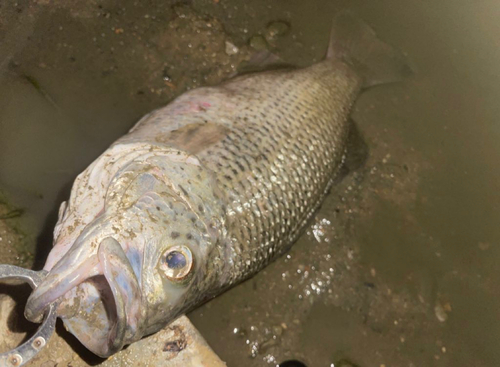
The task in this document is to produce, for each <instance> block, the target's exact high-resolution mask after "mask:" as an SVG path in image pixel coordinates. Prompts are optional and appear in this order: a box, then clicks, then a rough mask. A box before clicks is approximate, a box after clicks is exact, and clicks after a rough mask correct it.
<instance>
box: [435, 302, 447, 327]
mask: <svg viewBox="0 0 500 367" xmlns="http://www.w3.org/2000/svg"><path fill="white" fill-rule="evenodd" d="M434 313H435V314H436V317H437V319H438V320H439V321H440V322H445V321H446V320H448V314H447V313H446V311H445V310H444V308H443V306H442V305H441V304H440V303H437V304H436V306H435V307H434Z"/></svg>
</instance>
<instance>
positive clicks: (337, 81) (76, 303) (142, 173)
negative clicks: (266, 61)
mask: <svg viewBox="0 0 500 367" xmlns="http://www.w3.org/2000/svg"><path fill="white" fill-rule="evenodd" d="M408 72H409V68H408V66H407V64H406V61H405V58H404V56H403V55H402V54H401V53H399V52H397V51H396V50H394V49H392V48H391V47H390V46H388V45H387V44H385V43H383V42H381V41H380V40H378V39H377V38H376V36H375V34H374V32H373V31H372V30H371V28H370V27H368V26H367V25H366V24H364V23H363V22H361V21H360V20H358V19H356V18H355V17H353V16H351V15H349V14H348V13H342V14H340V15H339V16H338V17H336V19H335V21H334V26H333V28H332V35H331V43H330V47H329V50H328V53H327V57H326V59H325V60H324V61H322V62H319V63H317V64H315V65H312V66H310V67H307V68H304V69H290V68H288V69H281V70H273V71H266V72H260V73H250V74H246V75H241V76H238V77H235V78H233V79H231V80H229V81H227V82H225V83H223V84H221V85H220V86H217V87H205V88H199V89H196V90H192V91H189V92H187V93H184V94H183V95H181V96H180V97H178V98H177V99H175V100H174V101H173V102H172V103H170V104H169V105H167V106H166V107H164V108H160V109H158V110H155V111H153V112H152V113H150V114H148V115H147V116H145V117H144V118H142V119H141V120H140V121H139V122H138V123H137V124H136V125H135V126H134V127H133V128H132V130H130V132H129V133H128V134H127V135H125V136H123V137H122V138H120V139H119V140H117V141H116V142H115V143H114V144H113V145H111V147H110V148H109V149H108V150H106V151H105V152H104V153H103V154H102V155H101V156H100V157H99V158H97V160H96V161H94V162H93V163H92V164H91V165H90V166H89V167H88V168H87V169H86V170H85V171H84V172H82V173H81V174H80V175H79V176H78V177H77V178H76V180H75V183H74V185H73V188H72V191H71V196H70V199H69V202H68V203H67V204H66V203H63V204H62V205H61V208H60V212H59V221H58V223H57V225H56V227H55V230H54V248H53V249H52V251H51V253H50V255H49V257H48V260H47V262H46V265H45V269H46V270H47V271H49V274H48V276H47V277H46V278H45V280H44V281H43V282H42V283H41V284H40V285H39V286H38V287H37V288H36V289H35V290H34V292H33V293H32V295H31V296H30V298H29V300H28V303H27V306H26V311H25V314H26V317H28V318H29V319H30V320H37V319H39V318H40V317H41V315H42V314H43V312H44V310H46V309H47V307H48V306H49V305H50V304H52V303H54V302H57V303H58V311H57V312H58V315H59V317H61V318H62V319H63V320H64V323H65V325H66V327H67V328H68V329H69V331H70V332H72V333H73V334H74V335H76V336H77V338H78V339H79V340H80V341H81V342H82V343H83V344H84V345H85V346H86V347H87V348H88V349H90V350H91V351H92V352H94V353H95V354H97V355H99V356H103V357H106V356H109V355H111V354H113V353H115V352H117V351H119V350H120V349H122V348H123V347H124V346H125V345H127V344H130V343H132V342H134V341H136V340H138V339H140V338H141V337H142V336H144V335H147V334H151V333H154V332H156V331H158V330H159V329H160V328H162V327H164V326H165V325H166V324H168V323H169V322H171V321H172V320H174V319H175V318H176V317H178V316H179V315H182V314H184V313H186V312H188V311H189V310H191V309H193V308H194V307H196V306H198V305H200V304H201V303H203V302H205V301H206V300H208V299H210V298H212V297H215V296H216V295H218V294H220V293H221V292H223V291H224V290H226V289H228V288H230V287H231V286H233V285H235V284H237V283H239V282H241V281H243V280H245V279H247V278H249V277H251V276H252V275H254V274H255V273H257V272H258V271H259V270H261V269H262V268H263V267H264V266H266V265H267V264H269V262H270V261H272V260H273V259H275V258H276V257H278V256H280V255H281V254H283V253H284V252H285V251H287V249H289V247H290V246H291V245H292V244H293V242H294V241H295V240H296V239H297V237H298V236H299V234H300V233H301V230H302V229H303V228H304V225H305V223H306V222H307V220H308V218H310V217H311V216H312V215H313V213H314V212H315V210H316V209H317V208H318V206H319V205H320V204H321V202H322V200H323V198H324V197H325V195H326V193H327V191H328V189H329V188H330V187H331V185H332V183H333V180H334V178H335V177H336V174H337V173H338V171H339V169H340V167H341V165H342V162H343V157H344V156H345V153H346V142H347V137H348V134H349V126H350V124H349V123H348V116H349V112H350V109H351V106H352V105H353V103H354V101H355V100H356V98H357V96H358V94H359V93H360V91H361V90H362V89H363V88H366V87H368V86H373V85H376V84H381V83H387V82H393V81H397V80H400V79H401V78H402V77H403V76H405V75H406V74H408Z"/></svg>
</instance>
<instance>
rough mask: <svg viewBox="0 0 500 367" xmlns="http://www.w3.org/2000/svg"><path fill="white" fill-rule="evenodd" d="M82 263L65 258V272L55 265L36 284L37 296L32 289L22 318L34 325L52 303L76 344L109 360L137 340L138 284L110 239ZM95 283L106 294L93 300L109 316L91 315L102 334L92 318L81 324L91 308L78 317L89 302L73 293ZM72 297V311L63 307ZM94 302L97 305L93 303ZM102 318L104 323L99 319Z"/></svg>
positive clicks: (140, 309)
mask: <svg viewBox="0 0 500 367" xmlns="http://www.w3.org/2000/svg"><path fill="white" fill-rule="evenodd" d="M84 258H85V260H84V261H83V262H80V264H78V265H75V262H74V261H69V260H71V259H67V261H68V263H69V264H70V266H69V267H67V266H64V265H65V264H64V262H63V263H61V264H58V265H57V266H55V267H54V268H53V269H52V271H51V272H49V274H48V276H47V277H46V278H45V279H44V281H43V282H42V283H41V284H40V285H39V288H40V289H38V292H36V291H37V289H35V292H33V293H32V295H31V296H30V299H29V300H28V303H27V305H26V308H25V315H26V318H27V319H29V320H36V319H37V318H39V317H40V315H43V314H44V312H45V310H46V309H47V307H48V306H49V305H50V304H52V303H57V304H58V310H57V314H58V315H57V316H58V317H60V318H62V319H63V321H64V323H65V324H66V325H67V326H68V328H69V329H70V331H71V332H72V333H73V334H74V335H75V336H76V337H77V339H79V340H80V342H82V344H84V345H85V346H86V347H87V348H88V349H89V350H91V351H92V352H93V353H95V354H97V355H99V356H101V357H109V356H110V355H112V354H114V353H116V352H117V351H119V350H121V349H122V348H123V346H124V345H125V344H129V343H131V342H133V341H135V340H137V339H139V338H140V337H141V336H142V327H141V324H142V321H143V319H144V307H142V302H141V301H142V292H141V288H140V283H139V280H138V278H137V276H136V274H135V272H134V271H133V269H132V265H131V263H130V261H129V260H128V258H127V256H126V254H125V251H124V250H123V248H122V247H121V245H120V244H119V242H118V241H116V240H115V239H113V238H112V237H106V238H104V239H103V240H101V241H100V243H99V245H98V248H97V249H95V250H94V251H93V252H92V253H91V254H90V253H86V254H85V256H84ZM95 279H101V281H100V282H101V283H100V284H101V285H102V286H104V288H105V289H106V291H105V292H106V295H102V294H100V295H99V296H98V297H99V299H100V302H102V305H103V307H104V308H105V310H108V311H106V312H104V313H103V312H102V311H97V312H101V313H100V314H99V315H97V314H96V315H97V316H99V317H98V318H99V319H100V320H105V322H106V328H105V329H103V328H100V325H98V323H96V322H93V321H92V320H91V318H89V319H86V316H92V315H93V314H92V312H94V310H95V309H93V311H91V314H88V313H87V314H86V316H85V315H82V314H81V313H80V311H83V312H84V313H85V312H86V311H85V308H86V307H89V306H91V307H92V306H93V305H92V303H89V302H92V300H85V299H81V298H80V297H78V296H77V294H78V289H82V290H83V289H88V287H90V288H92V284H93V282H94V280H95ZM73 291H74V293H73ZM81 294H84V295H85V297H84V298H88V297H89V294H88V293H85V292H84V293H81ZM94 296H95V295H94ZM75 298H78V299H77V301H78V302H77V304H78V306H76V307H77V308H76V309H75V308H73V307H71V306H68V302H69V303H70V304H71V303H72V302H73V301H74V299H75ZM93 301H94V302H96V299H93ZM113 303H114V304H113ZM81 305H84V306H81ZM82 307H83V308H82ZM109 311H110V313H108V312H109ZM105 313H107V316H106V318H101V316H104V314H105ZM89 320H90V321H89ZM96 320H97V319H96ZM101 326H102V325H101ZM103 330H105V331H103ZM97 334H98V336H97ZM96 339H98V340H99V341H96Z"/></svg>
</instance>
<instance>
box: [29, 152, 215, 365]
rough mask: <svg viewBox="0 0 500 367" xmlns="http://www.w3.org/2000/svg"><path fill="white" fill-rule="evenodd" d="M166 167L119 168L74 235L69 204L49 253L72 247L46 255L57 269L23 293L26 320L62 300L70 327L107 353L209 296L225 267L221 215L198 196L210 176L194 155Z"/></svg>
mask: <svg viewBox="0 0 500 367" xmlns="http://www.w3.org/2000/svg"><path fill="white" fill-rule="evenodd" d="M153 163H154V162H153ZM172 165H173V164H170V165H169V166H168V167H164V166H162V165H161V164H159V165H155V164H152V163H151V162H148V163H147V164H145V163H144V162H141V163H135V164H132V165H130V166H128V167H127V169H126V170H124V171H122V172H119V173H117V174H116V176H115V177H114V178H113V180H112V181H111V184H110V185H109V188H108V189H107V190H106V194H105V197H104V205H103V208H102V210H100V211H99V212H98V213H97V215H95V217H94V218H93V219H92V220H91V221H90V222H89V223H88V224H87V225H85V226H83V228H82V230H81V232H80V233H79V234H78V235H77V236H76V237H75V234H74V233H73V232H71V231H69V230H68V231H65V230H64V228H63V227H64V226H66V225H71V224H74V223H75V221H74V220H70V219H71V218H72V216H73V217H74V216H75V215H74V214H72V213H71V210H72V208H71V207H69V208H66V209H65V210H64V211H65V212H66V213H65V214H64V215H63V218H65V219H63V223H61V224H60V225H59V227H58V229H59V230H58V232H59V233H62V235H60V236H59V237H58V238H57V239H56V244H55V246H54V250H53V252H54V251H56V249H57V242H58V241H60V242H61V243H65V244H67V243H68V242H71V243H72V244H71V246H70V247H69V249H67V251H66V252H65V253H64V254H63V255H62V256H61V254H56V255H57V256H59V257H60V258H59V259H58V260H57V261H56V260H54V258H53V257H52V258H51V257H50V256H49V262H51V263H53V266H52V267H51V269H50V270H49V274H48V275H47V277H46V278H45V280H44V281H43V282H42V283H41V284H40V285H39V286H38V287H37V288H36V289H35V290H34V291H33V293H32V295H31V296H30V298H29V300H28V303H27V306H26V310H25V314H26V317H27V318H28V319H31V320H35V319H37V318H39V317H40V316H41V315H42V314H43V312H44V310H46V308H47V307H48V305H49V304H51V303H52V302H58V316H59V317H61V318H62V319H63V321H64V323H65V326H66V328H67V329H68V330H69V331H70V332H71V333H73V334H74V335H75V336H76V337H77V338H78V339H79V340H80V341H81V342H82V343H83V344H84V345H85V346H86V347H87V348H88V349H90V350H91V351H92V352H94V353H95V354H97V355H100V356H103V357H107V356H109V355H111V354H113V353H115V352H117V351H118V350H120V349H122V348H123V346H124V345H126V344H129V343H131V342H133V341H135V340H138V339H139V338H141V337H142V336H144V335H146V334H150V333H152V332H155V331H157V330H159V329H160V328H162V327H164V326H165V325H166V324H167V323H168V322H170V321H172V320H173V319H174V318H176V317H177V316H179V315H181V314H183V313H184V312H186V311H187V310H188V309H189V308H190V307H191V306H193V305H195V304H197V303H198V301H199V300H200V298H203V297H204V296H203V295H206V294H208V293H209V292H208V293H207V291H209V288H210V287H211V285H213V281H212V280H214V279H215V278H214V275H213V274H217V273H220V272H218V271H217V270H218V269H219V268H220V266H222V265H223V261H222V259H221V255H220V251H219V250H220V248H219V246H218V245H217V243H218V237H219V232H218V230H217V228H218V227H219V226H218V224H217V221H218V219H216V218H215V217H213V216H212V214H213V213H212V212H211V210H210V209H209V205H206V200H204V199H206V197H204V194H203V192H206V191H207V188H208V187H209V186H207V184H208V183H209V181H210V180H208V181H206V180H207V179H208V177H206V175H205V174H204V173H203V172H200V169H199V168H198V167H196V166H197V165H196V164H193V163H192V162H191V163H186V162H177V163H176V164H175V165H174V167H172ZM179 167H182V170H181V169H178V168H179ZM179 172H182V174H179ZM202 173H203V174H202ZM191 174H193V175H191ZM167 176H168V178H166V177H167ZM188 181H189V182H188ZM197 190H200V191H197ZM203 190H205V191H203ZM76 191H78V190H76ZM197 192H198V194H197ZM200 193H201V194H200ZM75 210H77V208H75ZM67 211H69V213H68V212H67ZM80 217H82V216H80ZM64 222H67V223H64ZM64 233H66V234H67V236H70V237H71V239H70V240H68V238H66V237H67V236H65V235H64ZM65 246H66V247H68V246H67V245H65ZM56 255H54V256H56ZM210 274H212V275H210Z"/></svg>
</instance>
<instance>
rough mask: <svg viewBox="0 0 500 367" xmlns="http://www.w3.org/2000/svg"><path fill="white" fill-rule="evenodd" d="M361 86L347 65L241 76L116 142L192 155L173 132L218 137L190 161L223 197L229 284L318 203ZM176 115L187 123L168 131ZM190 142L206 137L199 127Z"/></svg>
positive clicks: (282, 245)
mask: <svg viewBox="0 0 500 367" xmlns="http://www.w3.org/2000/svg"><path fill="white" fill-rule="evenodd" d="M361 83H362V80H361V79H360V78H359V77H358V76H357V75H356V74H355V73H354V72H353V71H352V69H350V68H349V67H348V66H347V65H346V64H345V63H342V62H332V61H331V60H327V61H324V62H321V63H318V64H315V65H313V66H311V67H308V68H305V69H301V70H283V71H281V70H280V71H272V72H265V73H260V74H250V75H245V76H242V77H238V78H235V79H234V80H231V81H229V82H227V83H225V84H223V85H221V86H218V87H209V88H202V89H198V90H193V91H191V92H188V93H186V94H185V95H183V96H182V98H181V99H179V100H178V101H174V102H173V103H171V104H170V105H169V106H167V107H165V108H164V109H163V110H158V111H156V112H155V113H154V114H153V115H152V116H151V117H150V119H143V120H142V121H141V122H140V123H139V126H137V127H135V128H134V129H133V131H132V132H131V133H130V135H129V136H126V137H124V138H123V139H122V142H124V141H128V142H129V141H131V140H134V141H137V140H138V139H137V138H136V137H135V135H137V136H140V141H141V142H150V143H151V144H156V143H158V142H165V141H167V142H170V141H172V142H173V144H174V145H175V146H176V148H179V149H184V150H186V151H187V152H188V153H189V152H190V147H189V143H188V144H185V145H182V144H180V143H179V142H178V141H173V140H172V135H176V134H177V132H178V131H179V129H182V128H186V127H187V126H189V125H196V124H199V123H200V121H203V122H204V123H206V122H210V123H215V124H220V125H221V128H222V127H223V128H224V130H225V132H226V133H225V135H224V136H223V137H222V138H221V140H220V141H218V142H216V143H215V144H213V145H209V146H207V147H206V148H205V149H203V150H201V151H197V153H196V155H197V157H198V158H199V159H200V161H201V162H202V164H203V165H204V166H205V167H206V168H207V169H208V170H210V171H211V172H212V173H213V175H214V177H215V178H216V182H217V184H218V185H219V187H220V188H221V189H222V191H224V192H225V194H226V195H225V198H226V200H227V202H225V203H224V204H225V207H226V213H227V227H226V230H227V233H228V238H227V239H224V240H225V241H226V242H227V243H225V246H227V247H228V248H229V249H230V251H231V252H232V261H233V264H234V265H233V266H234V268H233V269H232V271H231V274H230V276H229V277H228V282H229V284H232V283H235V282H238V281H241V280H242V279H245V278H247V277H249V276H251V275H252V274H254V273H255V272H257V271H259V270H260V269H261V268H262V267H263V266H265V265H266V264H267V263H269V262H270V261H271V260H272V259H273V258H274V257H276V256H279V255H280V254H281V253H283V252H284V251H286V250H287V249H288V247H289V246H290V245H291V243H293V240H294V239H295V238H296V237H297V236H298V234H299V233H300V230H301V229H302V227H303V225H304V223H305V222H306V220H307V218H308V217H309V216H310V215H311V213H312V212H314V210H315V209H316V208H317V206H318V205H319V203H320V202H321V199H322V197H323V196H324V194H325V192H326V190H327V188H328V184H329V183H330V182H331V181H332V179H333V177H334V175H335V172H336V171H337V170H338V168H339V165H340V163H341V160H342V155H343V154H344V150H345V141H346V136H347V132H348V128H349V125H348V124H347V123H346V122H347V115H348V113H349V110H350V106H351V105H352V103H353V101H354V100H355V98H356V96H357V94H358V92H359V89H360V88H361ZM214 96H216V97H217V98H214ZM186 105H189V106H190V107H191V108H190V109H186ZM204 105H205V106H207V107H204V108H202V109H197V106H204ZM311 106H314V108H311ZM228 107H229V108H228ZM179 111H182V113H183V114H186V113H187V116H186V115H184V116H182V118H181V119H182V121H183V123H182V125H181V124H179V125H177V126H178V129H174V130H171V129H169V126H171V125H172V121H176V120H177V119H178V116H179ZM193 111H194V112H193ZM163 125H166V127H164V126H163ZM226 129H227V130H226ZM196 133H198V134H203V125H202V126H200V127H199V128H198V131H197V132H196ZM257 198H260V199H257Z"/></svg>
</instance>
